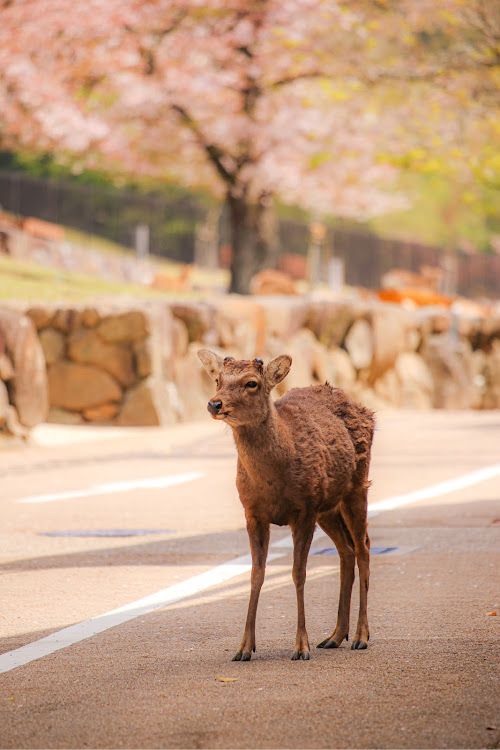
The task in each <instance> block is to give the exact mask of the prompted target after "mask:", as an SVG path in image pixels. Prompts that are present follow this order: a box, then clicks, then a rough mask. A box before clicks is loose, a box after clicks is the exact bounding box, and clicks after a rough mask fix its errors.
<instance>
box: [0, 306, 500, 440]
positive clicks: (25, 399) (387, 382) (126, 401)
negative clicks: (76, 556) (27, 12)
mask: <svg viewBox="0 0 500 750" xmlns="http://www.w3.org/2000/svg"><path fill="white" fill-rule="evenodd" d="M25 313H26V314H22V313H21V312H18V311H14V310H8V309H3V310H1V309H0V429H2V430H3V431H7V432H10V433H13V434H17V435H20V436H22V435H24V434H25V433H26V430H28V429H29V428H30V427H32V426H33V425H34V424H36V423H37V422H40V421H44V420H45V419H48V420H50V421H53V422H62V423H66V424H86V423H93V424H111V425H123V426H124V425H159V424H168V423H173V422H176V421H186V420H192V419H197V418H203V417H204V416H205V414H206V402H207V400H208V398H209V397H210V396H212V395H213V384H212V383H211V381H210V380H209V378H208V376H207V375H206V373H205V371H204V369H203V368H202V366H201V365H200V363H199V361H198V358H197V356H196V351H197V349H198V348H200V347H202V346H206V347H211V348H213V349H215V350H217V351H219V352H220V353H221V354H222V355H226V354H231V355H232V356H235V357H242V358H252V357H255V356H260V357H262V358H263V359H264V360H269V359H271V358H272V357H274V356H277V355H278V354H281V353H288V354H290V355H291V356H292V358H293V366H292V369H291V372H290V374H289V376H288V377H287V378H286V380H285V381H284V382H283V383H282V384H280V386H279V387H278V389H277V391H278V393H280V392H281V393H283V392H284V391H285V390H288V389H289V388H293V387H296V386H305V385H309V384H311V383H315V382H324V381H325V380H328V381H329V382H331V383H332V384H334V385H337V386H340V387H342V388H345V389H346V390H347V391H349V392H350V393H351V394H352V395H353V396H354V397H356V398H358V399H359V400H361V401H363V402H364V403H366V404H367V405H369V406H371V407H372V408H375V409H379V408H383V407H385V406H390V407H396V408H401V407H403V408H415V409H425V408H433V407H434V408H443V409H464V408H476V409H480V408H487V409H496V408H500V308H499V307H498V306H496V307H495V306H490V307H488V308H487V307H482V306H479V305H476V304H473V303H468V302H457V303H455V305H454V306H452V308H450V309H444V308H435V309H433V308H421V309H419V310H412V311H409V310H405V309H404V308H402V307H401V306H398V305H391V304H384V303H381V302H378V301H376V300H371V299H369V300H366V299H365V300H364V299H362V298H358V297H356V298H347V297H346V298H339V299H321V300H319V299H310V298H303V297H279V296H275V297H238V296H221V297H217V298H213V299H211V300H210V301H206V302H194V301H165V302H164V303H152V304H146V305H144V306H141V307H138V306H137V307H135V309H132V308H131V307H130V306H129V307H126V308H121V309H120V308H116V307H115V308H112V307H110V308H106V309H104V308H99V309H97V308H93V307H92V308H91V307H85V308H76V307H72V308H69V307H67V308H49V307H43V308H42V307H36V308H31V309H29V310H27V311H25Z"/></svg>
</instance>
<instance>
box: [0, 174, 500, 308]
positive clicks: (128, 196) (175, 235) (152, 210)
mask: <svg viewBox="0 0 500 750" xmlns="http://www.w3.org/2000/svg"><path fill="white" fill-rule="evenodd" d="M0 207H3V208H4V209H5V210H6V211H9V212H12V213H14V214H17V215H19V216H24V217H25V216H34V217H36V218H39V219H44V220H46V221H50V222H54V223H57V224H61V225H63V226H66V227H73V228H75V229H79V230H81V231H83V232H86V233H87V234H92V235H97V236H100V237H105V238H107V239H110V240H112V241H114V242H117V243H119V244H121V245H124V246H125V247H130V248H134V247H135V232H136V228H137V226H138V225H139V224H147V225H148V226H149V228H150V251H151V252H152V253H153V254H156V255H162V256H165V257H169V258H172V259H174V260H179V261H183V262H185V263H191V262H192V261H193V259H194V248H195V236H196V230H197V227H198V226H199V225H200V224H202V223H203V221H204V220H205V218H206V215H207V207H206V206H204V205H202V201H201V200H200V199H199V198H197V197H196V196H193V195H186V194H179V195H177V194H173V195H172V196H171V197H165V196H158V195H141V194H139V193H137V194H136V193H134V192H131V191H125V190H116V189H107V188H105V187H101V186H94V185H87V184H81V183H76V182H71V181H60V180H47V179H44V178H38V177H31V176H29V175H26V174H23V173H20V172H8V171H5V170H0ZM228 236H229V234H228V227H227V219H226V218H225V215H224V212H223V213H222V217H221V221H220V222H219V241H220V242H221V243H224V242H226V243H227V241H228ZM309 241H310V235H309V227H308V224H307V222H306V221H292V220H282V221H280V222H279V245H280V251H281V253H296V254H299V255H300V254H301V255H305V254H306V252H307V248H308V245H309ZM326 242H327V247H328V248H329V250H330V253H331V254H333V255H335V256H336V257H338V258H341V259H342V260H343V262H344V268H345V280H346V283H347V284H350V285H352V286H362V287H367V288H369V289H376V288H378V287H380V285H381V278H382V276H383V274H384V273H386V272H387V271H389V270H390V269H392V268H404V269H407V270H410V271H415V272H417V273H418V272H420V269H421V268H422V266H432V267H441V268H443V267H445V266H448V267H449V266H450V265H451V266H452V270H453V275H454V277H455V280H456V288H457V291H458V292H459V293H460V294H463V295H465V296H472V297H477V296H488V297H494V298H499V297H500V256H494V255H486V254H477V255H466V254H464V253H460V252H457V253H454V254H452V255H451V256H449V255H448V256H447V255H446V254H445V253H444V252H443V251H442V250H441V249H439V248H436V247H428V246H426V245H421V244H419V243H414V242H402V241H398V240H389V239H383V238H381V237H378V236H376V235H374V234H370V233H368V232H360V231H352V230H350V229H343V228H336V229H334V230H329V231H328V234H327V239H326Z"/></svg>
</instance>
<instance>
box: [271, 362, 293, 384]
mask: <svg viewBox="0 0 500 750" xmlns="http://www.w3.org/2000/svg"><path fill="white" fill-rule="evenodd" d="M291 366H292V358H291V357H289V356H288V354H280V356H279V357H276V359H273V360H271V362H269V364H268V366H267V367H266V380H267V384H268V386H269V388H274V386H275V385H278V383H281V381H282V380H284V379H285V378H286V376H287V375H288V373H289V372H290V367H291Z"/></svg>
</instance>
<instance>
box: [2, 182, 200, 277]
mask: <svg viewBox="0 0 500 750" xmlns="http://www.w3.org/2000/svg"><path fill="white" fill-rule="evenodd" d="M0 206H1V207H3V208H4V209H5V210H6V211H10V212H12V213H14V214H17V215H19V216H34V217H36V218H38V219H44V220H45V221H50V222H53V223H56V224H62V225H63V226H66V227H71V228H73V229H78V230H81V231H82V232H85V233H87V234H93V235H97V236H100V237H105V238H106V239H109V240H112V241H113V242H117V243H119V244H121V245H124V246H125V247H130V248H134V247H135V232H136V228H137V226H138V225H139V224H147V225H148V226H149V228H150V250H151V252H152V253H154V254H156V255H164V256H167V257H170V258H172V259H175V260H182V261H184V262H186V263H191V262H192V261H193V257H194V237H195V228H196V225H197V223H198V222H200V221H202V220H203V217H204V216H205V213H206V210H205V208H204V207H203V206H202V205H201V202H200V201H199V200H197V199H196V197H192V196H190V195H179V196H172V197H171V198H169V199H165V198H163V197H158V196H154V195H141V194H135V193H133V192H130V191H124V190H120V191H118V190H113V189H106V188H104V187H100V186H94V185H84V184H78V183H73V182H70V181H59V180H47V179H43V178H39V177H30V176H28V175H24V174H21V173H17V172H5V171H0Z"/></svg>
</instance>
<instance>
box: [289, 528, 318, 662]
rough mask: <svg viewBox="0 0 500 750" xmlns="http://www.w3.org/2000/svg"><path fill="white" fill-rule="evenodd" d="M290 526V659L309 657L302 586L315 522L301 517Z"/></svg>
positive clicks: (304, 580)
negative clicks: (293, 619) (293, 606)
mask: <svg viewBox="0 0 500 750" xmlns="http://www.w3.org/2000/svg"><path fill="white" fill-rule="evenodd" d="M291 527H292V536H293V570H292V576H293V582H294V583H295V590H296V593H297V635H296V637H295V649H294V652H293V654H292V661H297V660H298V659H303V660H307V659H309V658H310V651H309V638H308V637H307V630H306V616H305V605H304V586H305V582H306V568H307V558H308V555H309V549H310V547H311V542H312V538H313V535H314V527H315V522H314V520H313V519H308V518H304V517H301V518H300V519H299V520H298V521H297V522H296V523H294V524H293V525H292V524H291Z"/></svg>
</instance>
